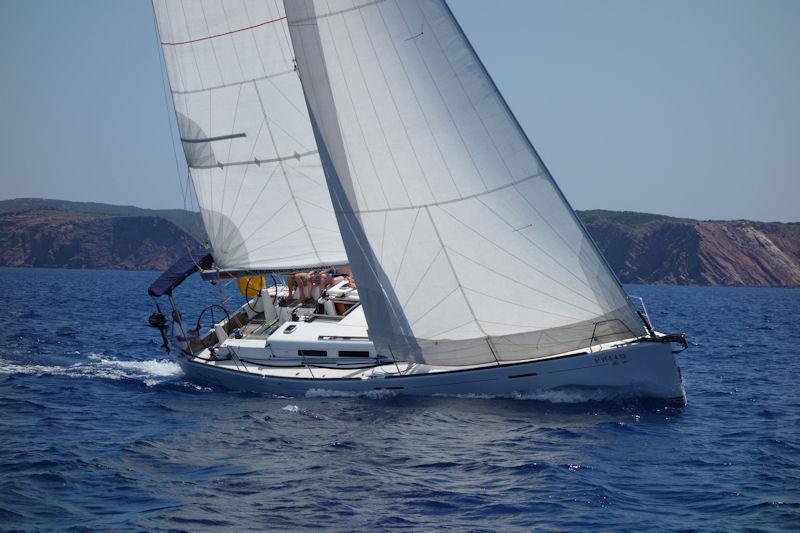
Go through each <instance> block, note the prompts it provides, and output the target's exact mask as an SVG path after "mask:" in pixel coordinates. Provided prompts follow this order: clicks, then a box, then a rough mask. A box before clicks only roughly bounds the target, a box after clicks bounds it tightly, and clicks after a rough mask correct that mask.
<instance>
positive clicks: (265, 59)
mask: <svg viewBox="0 0 800 533" xmlns="http://www.w3.org/2000/svg"><path fill="white" fill-rule="evenodd" d="M154 8H155V13H156V19H157V22H158V28H159V33H160V38H161V41H162V43H161V44H162V49H163V51H164V58H165V61H166V66H167V72H168V73H169V81H170V85H171V90H172V97H173V102H174V104H175V109H176V112H177V116H178V127H179V130H180V135H181V140H182V144H183V148H184V153H185V155H186V160H187V163H188V165H189V170H190V173H191V177H192V183H193V185H194V190H195V192H196V195H197V199H198V202H199V204H200V211H201V213H202V216H203V222H204V224H205V227H206V231H207V232H208V235H209V238H210V241H211V246H212V248H213V255H214V260H215V263H216V266H217V267H218V268H221V269H242V270H251V269H266V270H281V269H292V268H300V267H313V266H322V265H336V264H344V263H346V262H347V257H346V255H345V252H344V247H343V245H342V241H341V237H340V236H339V231H338V227H337V224H336V218H335V216H334V214H333V210H332V207H331V201H330V196H329V193H328V189H327V187H326V185H325V177H324V173H323V170H322V167H321V165H320V160H319V155H318V154H317V147H316V143H315V140H314V136H313V133H312V130H311V126H310V123H309V118H308V112H307V108H306V105H305V102H304V100H303V93H302V89H301V87H300V82H299V80H298V76H297V72H296V71H295V67H294V53H293V51H292V47H291V43H290V39H289V35H288V30H287V27H286V20H285V15H284V12H283V4H282V3H281V2H280V1H274V2H264V1H250V0H239V1H228V0H225V1H223V0H203V1H202V2H201V1H190V2H181V1H172V0H154Z"/></svg>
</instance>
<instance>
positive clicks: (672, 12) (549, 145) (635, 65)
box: [0, 0, 800, 222]
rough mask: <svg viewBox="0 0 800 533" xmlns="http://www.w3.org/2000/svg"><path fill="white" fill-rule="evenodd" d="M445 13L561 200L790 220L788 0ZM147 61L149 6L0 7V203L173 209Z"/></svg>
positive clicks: (469, 2) (794, 27)
mask: <svg viewBox="0 0 800 533" xmlns="http://www.w3.org/2000/svg"><path fill="white" fill-rule="evenodd" d="M450 7H451V9H452V10H453V12H454V14H455V16H456V18H457V19H458V20H459V22H460V23H461V25H462V27H463V29H464V32H465V33H466V34H467V36H468V37H469V38H470V40H471V42H472V44H473V46H474V48H475V49H476V51H477V52H478V55H479V56H480V57H481V59H482V60H483V62H484V64H485V66H486V68H487V70H488V71H489V73H490V74H491V75H492V77H493V78H494V80H495V82H496V84H497V85H498V87H499V88H500V90H501V92H502V93H503V95H504V96H505V98H506V100H507V101H508V104H509V106H510V107H511V109H512V111H513V112H514V113H515V115H516V116H517V118H518V120H519V122H520V123H521V125H522V127H523V128H524V129H525V131H526V132H527V134H528V136H529V137H530V139H531V141H532V142H533V144H534V146H536V148H537V150H538V152H539V154H540V155H541V157H542V159H543V160H544V162H545V164H546V165H547V166H548V168H549V169H550V171H551V173H552V174H553V176H554V178H555V179H556V181H557V182H558V184H559V185H560V187H561V189H562V190H563V192H564V194H565V195H566V197H567V199H568V200H569V201H570V203H571V204H572V206H573V207H574V208H575V209H615V210H630V211H642V212H650V213H660V214H666V215H672V216H680V217H690V218H698V219H740V218H748V219H755V220H768V221H773V220H774V221H784V222H798V221H800V30H798V28H800V2H798V1H796V0H785V1H784V0H758V1H757V0H748V1H743V0H703V1H688V0H670V1H666V0H664V1H659V2H655V1H652V0H603V1H602V2H598V1H584V0H559V1H556V0H549V1H542V0H502V1H501V0H495V1H491V2H489V1H479V0H451V1H450ZM159 54H160V50H159V48H158V45H157V37H156V33H155V26H154V21H153V15H152V10H151V7H150V2H149V1H147V0H115V1H113V2H112V1H107V0H71V1H68V2H65V1H61V0H0V184H2V188H0V199H6V198H16V197H42V198H57V199H64V200H75V201H94V202H107V203H114V204H125V205H136V206H139V207H150V208H174V207H183V206H184V200H183V196H182V194H181V186H180V185H181V177H179V175H181V176H182V177H184V178H185V170H182V169H184V168H185V163H183V162H182V161H181V160H178V161H177V163H178V164H177V165H176V153H175V151H174V150H173V147H175V146H176V145H175V144H174V140H173V138H172V133H171V130H170V120H172V118H171V116H170V115H169V113H171V111H168V109H169V108H168V107H167V103H166V101H165V93H164V85H163V84H164V80H163V78H162V74H161V63H160V58H159ZM177 149H178V150H180V147H179V146H177ZM177 156H178V157H179V158H182V157H183V154H182V153H180V152H178V153H177Z"/></svg>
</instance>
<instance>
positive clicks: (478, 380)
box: [179, 342, 686, 405]
mask: <svg viewBox="0 0 800 533" xmlns="http://www.w3.org/2000/svg"><path fill="white" fill-rule="evenodd" d="M675 357H676V356H675V354H674V353H673V352H672V346H671V344H670V343H657V342H634V343H631V344H627V345H624V346H619V347H611V348H606V349H602V350H597V349H595V351H594V352H593V353H581V354H567V355H561V356H556V357H551V358H547V359H540V360H536V361H529V362H523V363H514V364H504V365H501V366H496V365H495V366H482V367H468V368H453V367H451V368H449V369H442V368H441V367H438V368H434V367H425V366H424V365H412V366H409V367H407V368H405V367H400V369H401V370H403V373H398V372H397V370H398V368H397V367H396V366H395V365H394V364H390V365H382V366H376V367H372V368H366V369H355V370H353V369H349V370H344V369H330V368H320V367H316V368H315V367H313V366H312V367H311V368H307V367H295V368H276V367H271V366H265V365H258V364H253V363H250V362H248V363H243V362H241V361H238V362H235V361H233V360H227V361H209V360H206V359H202V358H199V357H189V358H186V357H181V358H180V360H179V362H180V365H181V367H182V368H183V370H184V372H185V373H186V374H187V376H188V377H189V379H191V380H193V381H198V382H202V383H207V384H210V385H213V386H219V387H223V388H226V389H232V390H240V391H252V392H261V393H269V394H276V395H289V396H298V395H306V394H308V393H309V392H311V393H312V394H313V393H315V392H317V391H331V392H339V393H356V394H364V393H373V392H375V391H391V392H392V393H395V394H404V395H418V396H419V395H424V396H430V395H489V396H500V397H519V396H523V397H524V396H526V395H532V396H533V397H535V396H536V395H537V394H539V393H543V392H547V391H553V390H561V389H571V388H578V389H580V388H587V389H592V390H593V391H602V392H603V393H604V395H605V393H608V396H610V397H641V398H656V399H661V400H665V401H666V402H668V403H670V404H679V405H685V403H686V397H685V392H684V389H683V383H682V379H681V373H680V370H679V368H678V366H677V363H676V360H675ZM592 397H596V394H593V395H592Z"/></svg>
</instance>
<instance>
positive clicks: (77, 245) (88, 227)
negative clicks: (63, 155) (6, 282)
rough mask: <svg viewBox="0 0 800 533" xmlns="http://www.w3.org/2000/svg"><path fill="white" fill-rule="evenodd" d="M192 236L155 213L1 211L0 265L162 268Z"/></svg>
mask: <svg viewBox="0 0 800 533" xmlns="http://www.w3.org/2000/svg"><path fill="white" fill-rule="evenodd" d="M194 244H196V241H195V239H194V238H193V237H191V236H190V235H189V234H188V233H186V232H185V231H184V230H182V229H181V228H179V227H178V226H176V225H175V224H174V223H172V222H170V221H168V220H166V219H164V218H161V217H155V216H113V215H103V214H87V213H65V212H60V211H49V210H48V211H41V210H34V211H25V212H17V213H2V214H0V266H14V267H55V268H90V269H124V270H163V269H165V268H167V267H168V266H169V265H171V264H172V263H173V262H174V261H175V260H176V259H177V258H178V257H179V256H181V255H183V254H184V253H186V249H187V246H192V245H194Z"/></svg>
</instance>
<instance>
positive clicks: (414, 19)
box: [285, 0, 644, 365]
mask: <svg viewBox="0 0 800 533" xmlns="http://www.w3.org/2000/svg"><path fill="white" fill-rule="evenodd" d="M285 7H286V13H287V16H288V21H289V31H290V33H291V37H292V42H293V45H294V49H295V53H296V58H297V64H298V69H299V71H300V79H301V81H302V85H303V89H304V91H305V95H306V98H307V102H308V106H309V110H310V116H311V119H312V124H313V126H314V128H315V135H316V137H317V144H318V146H319V149H320V153H321V157H322V162H323V165H324V166H325V170H326V176H327V179H328V186H329V189H330V192H331V194H332V197H333V202H334V207H335V210H336V215H337V218H338V220H339V225H340V228H341V232H342V237H343V239H344V243H345V247H346V249H347V252H348V256H349V257H350V261H351V266H352V268H353V271H354V273H355V275H356V279H357V280H358V282H359V295H360V297H361V300H362V303H363V305H364V310H365V314H366V318H367V321H368V323H369V334H370V338H371V339H372V340H373V342H374V343H375V345H376V348H378V350H379V352H382V353H386V354H389V353H392V354H394V355H395V356H396V357H398V358H401V359H411V360H417V361H420V362H427V363H431V364H443V365H449V364H459V365H460V364H470V363H484V362H491V361H495V360H497V361H509V360H518V359H529V358H534V357H544V356H547V355H551V354H556V353H561V352H564V351H568V350H576V349H581V348H585V347H586V346H588V345H589V344H591V343H592V342H598V341H601V342H606V341H611V340H615V339H623V338H630V337H634V336H639V335H641V334H643V332H644V331H643V328H642V323H641V322H640V320H639V319H638V317H637V315H636V313H635V311H634V309H633V308H632V307H631V306H630V304H629V302H628V300H627V297H626V295H625V293H624V291H623V290H622V288H621V287H620V285H619V283H618V282H617V280H616V278H615V277H614V275H613V274H612V273H611V271H610V269H609V268H608V266H607V265H606V263H605V261H604V260H603V258H602V257H601V255H600V254H599V252H598V250H597V248H596V246H595V245H594V243H593V242H592V240H591V238H590V237H589V236H588V234H587V233H586V231H585V229H584V228H583V227H582V225H581V224H580V222H579V221H578V220H577V218H576V217H575V214H574V212H573V211H572V209H571V208H570V206H569V205H568V204H567V202H566V200H565V199H564V198H563V196H562V195H561V193H560V191H559V189H558V187H557V186H556V184H555V182H554V181H553V179H552V177H551V176H550V174H549V172H548V170H547V169H546V168H545V166H544V165H543V164H542V162H541V160H540V159H539V157H538V155H537V154H536V151H535V150H534V149H533V147H532V146H531V144H530V143H529V141H528V139H527V137H526V136H525V134H524V132H523V131H522V130H521V128H520V127H519V125H518V123H517V121H516V119H515V118H514V116H513V115H512V114H511V112H510V110H509V109H508V107H507V106H506V104H505V101H504V100H503V98H502V96H501V95H500V94H499V92H498V91H497V88H496V87H495V85H494V83H493V82H492V80H491V78H490V77H489V75H488V73H487V72H486V71H485V69H484V68H483V65H482V64H481V62H480V60H479V59H478V57H477V55H476V54H475V52H474V51H473V49H472V47H471V46H470V44H469V42H468V41H467V39H466V37H465V36H464V34H463V33H462V31H461V29H460V27H459V26H458V23H457V22H456V21H455V19H454V17H453V15H452V13H451V12H450V10H449V8H448V7H447V6H446V5H445V4H444V3H443V2H442V1H440V0H408V1H397V0H383V1H381V0H378V1H375V0H324V1H323V0H291V1H288V2H286V3H285Z"/></svg>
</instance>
